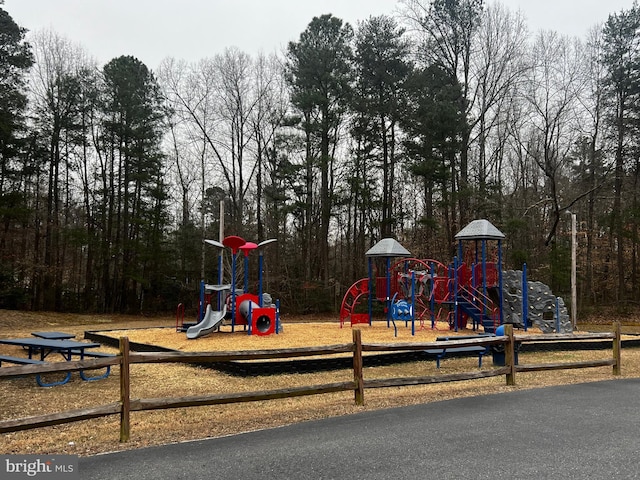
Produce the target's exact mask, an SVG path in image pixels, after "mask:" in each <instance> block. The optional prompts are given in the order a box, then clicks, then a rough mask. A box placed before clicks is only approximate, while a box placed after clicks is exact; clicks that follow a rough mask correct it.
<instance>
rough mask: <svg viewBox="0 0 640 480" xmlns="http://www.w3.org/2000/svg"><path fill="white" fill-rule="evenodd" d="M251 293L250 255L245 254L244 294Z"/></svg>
mask: <svg viewBox="0 0 640 480" xmlns="http://www.w3.org/2000/svg"><path fill="white" fill-rule="evenodd" d="M248 291H249V254H248V253H245V254H244V290H243V293H247V292H248Z"/></svg>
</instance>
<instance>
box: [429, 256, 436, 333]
mask: <svg viewBox="0 0 640 480" xmlns="http://www.w3.org/2000/svg"><path fill="white" fill-rule="evenodd" d="M435 297H436V274H435V264H434V263H433V262H431V295H430V296H429V310H430V311H431V328H432V329H433V328H435V326H436V312H435V309H436V298H435Z"/></svg>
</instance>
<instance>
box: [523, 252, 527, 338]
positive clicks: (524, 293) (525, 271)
mask: <svg viewBox="0 0 640 480" xmlns="http://www.w3.org/2000/svg"><path fill="white" fill-rule="evenodd" d="M522 321H523V323H524V331H525V332H526V331H527V329H528V328H529V284H528V282H527V264H526V263H525V264H523V265H522Z"/></svg>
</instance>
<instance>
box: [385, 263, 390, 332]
mask: <svg viewBox="0 0 640 480" xmlns="http://www.w3.org/2000/svg"><path fill="white" fill-rule="evenodd" d="M390 270H391V257H387V295H386V299H385V303H386V306H387V328H388V327H389V321H390V320H391V272H390Z"/></svg>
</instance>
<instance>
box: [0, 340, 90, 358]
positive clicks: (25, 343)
mask: <svg viewBox="0 0 640 480" xmlns="http://www.w3.org/2000/svg"><path fill="white" fill-rule="evenodd" d="M0 343H1V344H5V345H17V346H19V347H23V348H26V349H27V350H28V354H29V358H33V354H34V353H38V352H39V353H40V360H44V359H45V358H46V357H47V356H48V355H49V354H51V353H54V352H56V353H59V354H60V355H62V356H63V357H64V358H65V360H69V361H70V360H71V355H72V354H76V355H80V358H82V357H84V351H85V350H86V349H87V348H98V347H99V346H100V344H99V343H94V342H78V341H76V340H55V339H54V340H50V339H47V338H37V337H25V338H0Z"/></svg>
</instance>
